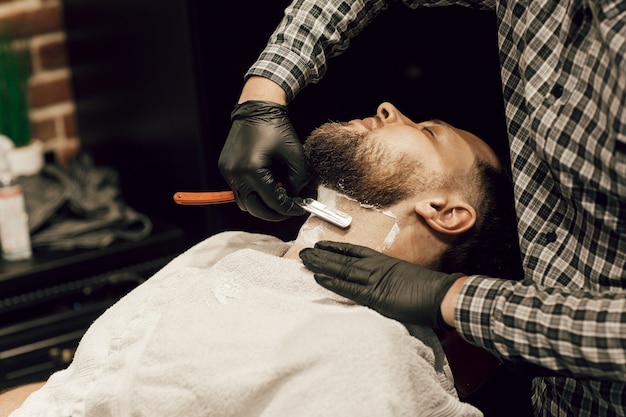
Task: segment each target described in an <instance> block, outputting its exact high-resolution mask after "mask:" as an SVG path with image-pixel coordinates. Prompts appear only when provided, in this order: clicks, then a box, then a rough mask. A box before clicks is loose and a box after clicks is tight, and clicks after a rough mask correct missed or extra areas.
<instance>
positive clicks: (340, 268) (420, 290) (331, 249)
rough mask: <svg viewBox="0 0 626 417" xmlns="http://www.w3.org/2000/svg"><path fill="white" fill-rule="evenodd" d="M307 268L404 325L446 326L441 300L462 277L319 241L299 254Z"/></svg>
mask: <svg viewBox="0 0 626 417" xmlns="http://www.w3.org/2000/svg"><path fill="white" fill-rule="evenodd" d="M300 258H302V261H303V262H304V265H305V266H306V267H307V268H309V269H310V270H312V271H313V272H314V275H315V280H316V281H317V282H318V283H319V284H320V285H322V286H323V287H326V288H328V289H329V290H331V291H333V292H336V293H337V294H339V295H342V296H344V297H346V298H350V299H351V300H354V301H356V302H357V303H359V304H362V305H366V306H368V307H371V308H373V309H374V310H376V311H378V312H379V313H381V314H383V315H385V316H387V317H390V318H392V319H396V320H398V321H401V322H403V323H413V324H419V325H423V326H428V327H432V328H446V327H448V326H447V325H446V324H445V322H444V321H443V318H442V317H441V302H442V300H443V297H444V296H445V295H446V293H447V292H448V289H449V288H450V287H451V286H452V284H453V283H454V282H455V281H456V280H457V279H458V278H460V277H462V276H463V275H464V274H452V275H449V274H444V273H442V272H436V271H432V270H429V269H425V268H422V267H420V266H418V265H415V264H411V263H408V262H405V261H401V260H398V259H395V258H392V257H390V256H387V255H384V254H382V253H380V252H377V251H375V250H372V249H369V248H366V247H363V246H357V245H351V244H349V243H338V242H328V241H321V242H318V243H316V244H315V248H307V249H303V250H302V251H300Z"/></svg>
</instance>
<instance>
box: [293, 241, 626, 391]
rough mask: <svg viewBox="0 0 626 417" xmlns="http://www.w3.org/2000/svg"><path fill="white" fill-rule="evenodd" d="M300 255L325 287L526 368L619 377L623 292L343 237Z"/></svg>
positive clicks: (624, 339)
mask: <svg viewBox="0 0 626 417" xmlns="http://www.w3.org/2000/svg"><path fill="white" fill-rule="evenodd" d="M300 257H301V258H302V261H303V262H304V264H305V266H306V267H307V268H309V269H311V270H312V271H313V272H314V275H315V280H316V281H317V282H318V283H319V284H320V285H322V286H324V287H326V288H328V289H329V290H331V291H334V292H336V293H338V294H340V295H343V296H344V297H347V298H350V299H352V300H354V301H356V302H357V303H359V304H363V305H367V306H369V307H371V308H372V309H374V310H376V311H378V312H379V313H381V314H383V315H385V316H388V317H390V318H393V319H396V320H399V321H401V322H404V323H414V324H419V325H425V326H430V327H433V328H437V327H444V326H446V325H447V326H454V327H455V328H456V330H457V331H458V332H459V334H460V335H461V336H462V337H463V338H464V339H466V340H467V341H469V342H470V343H472V344H474V345H477V346H479V347H482V348H484V349H486V350H488V351H490V352H492V353H493V354H494V355H496V356H497V357H498V358H501V359H503V360H505V361H507V362H509V363H514V364H516V366H517V368H518V370H520V371H524V372H526V373H527V374H531V375H555V374H558V375H563V376H571V377H575V378H595V379H606V380H616V381H624V380H626V320H625V318H624V311H626V292H624V291H622V292H592V291H586V290H579V291H568V290H566V289H564V288H542V287H540V286H538V285H536V284H534V283H531V282H529V281H522V282H517V281H510V280H504V279H496V278H489V277H481V276H472V277H465V276H463V275H462V274H455V275H448V274H445V273H440V272H435V271H431V270H428V269H425V268H422V267H419V266H417V265H413V264H410V263H406V262H403V261H400V260H398V259H394V258H391V257H389V256H387V255H384V254H382V253H379V252H376V251H373V250H371V249H368V248H363V247H361V246H355V245H351V244H346V243H335V242H326V241H324V242H318V243H317V244H316V245H315V248H309V249H304V250H303V251H301V252H300ZM444 323H445V324H444Z"/></svg>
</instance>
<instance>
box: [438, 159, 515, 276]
mask: <svg viewBox="0 0 626 417" xmlns="http://www.w3.org/2000/svg"><path fill="white" fill-rule="evenodd" d="M474 171H475V172H476V178H475V180H476V181H477V183H478V188H479V189H480V190H481V191H480V193H479V195H478V196H477V197H478V199H479V200H480V201H479V203H478V206H479V207H478V208H477V209H478V210H479V211H480V213H481V214H480V217H481V220H480V222H477V224H476V226H475V227H474V228H473V229H472V230H470V231H468V232H467V233H464V234H463V235H462V236H459V237H458V238H457V239H456V240H455V241H454V242H453V243H452V245H451V247H450V249H448V250H447V251H446V252H445V253H443V254H442V255H441V257H440V259H439V267H438V269H440V270H441V271H443V272H448V273H453V272H463V273H465V274H468V275H475V274H480V275H488V276H492V277H497V278H507V279H514V280H520V279H522V278H523V270H522V264H521V255H520V249H519V244H518V239H517V220H516V215H515V206H514V199H513V185H512V181H511V179H510V177H509V175H508V174H507V173H506V172H505V171H503V170H497V169H496V168H495V167H493V166H492V165H491V164H488V163H487V162H484V161H481V160H477V161H476V164H475V170H474Z"/></svg>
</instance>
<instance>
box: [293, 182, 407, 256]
mask: <svg viewBox="0 0 626 417" xmlns="http://www.w3.org/2000/svg"><path fill="white" fill-rule="evenodd" d="M318 200H319V201H320V202H322V203H323V204H326V205H327V206H330V207H332V208H336V209H338V210H341V211H343V212H345V213H347V214H349V215H350V216H352V224H351V225H350V226H349V227H347V228H346V229H341V228H339V227H337V226H335V225H333V224H330V223H328V222H326V221H325V220H322V219H321V218H319V217H317V216H315V215H311V216H310V217H309V218H308V219H307V221H306V222H305V223H304V224H303V225H302V227H301V228H300V232H299V234H298V237H297V238H296V240H295V241H294V244H293V246H292V247H291V248H290V249H289V250H288V251H287V253H286V254H285V255H284V257H286V258H293V259H299V258H298V253H299V252H300V250H302V249H304V248H306V247H312V246H313V245H314V244H315V242H317V241H320V240H333V241H336V242H348V243H353V244H356V245H362V246H367V247H370V248H372V249H376V250H379V251H383V250H385V249H386V248H388V247H390V246H391V244H393V239H394V237H395V232H396V230H397V227H398V226H397V223H396V218H395V216H394V215H393V214H392V213H391V212H388V211H383V210H377V209H374V208H371V207H366V206H363V205H362V204H360V203H359V202H358V201H355V200H353V199H350V198H347V197H346V196H343V195H340V194H338V193H336V192H334V191H330V190H327V189H324V188H322V189H320V190H319V192H318Z"/></svg>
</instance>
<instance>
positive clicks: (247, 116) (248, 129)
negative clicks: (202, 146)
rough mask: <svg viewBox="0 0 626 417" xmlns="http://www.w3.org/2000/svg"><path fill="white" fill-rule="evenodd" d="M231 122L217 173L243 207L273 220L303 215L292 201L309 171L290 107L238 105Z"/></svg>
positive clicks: (300, 209)
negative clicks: (289, 113)
mask: <svg viewBox="0 0 626 417" xmlns="http://www.w3.org/2000/svg"><path fill="white" fill-rule="evenodd" d="M231 120H232V126H231V129H230V132H229V134H228V137H227V138H226V143H225V144H224V147H223V148H222V153H221V154H220V158H219V169H220V172H221V173H222V175H223V176H224V179H225V180H226V181H227V182H228V185H229V186H230V187H231V188H232V190H233V191H234V193H235V199H236V201H237V205H238V206H239V208H240V209H241V210H243V211H247V212H249V213H250V214H252V215H253V216H256V217H258V218H261V219H264V220H269V221H280V220H284V219H287V218H288V217H290V216H300V215H303V214H305V211H304V210H303V209H302V208H301V207H300V206H298V205H297V204H296V203H294V202H293V200H292V199H291V198H290V197H289V195H291V196H296V195H297V194H298V193H299V192H300V190H302V188H303V187H304V186H305V185H306V183H307V171H306V165H305V159H304V151H303V149H302V144H301V143H300V141H299V140H298V136H297V135H296V131H295V130H294V128H293V126H292V125H291V122H290V121H289V117H288V116H287V107H286V106H281V105H279V104H276V103H273V102H269V101H246V102H245V103H242V104H238V105H237V106H236V107H235V110H233V112H232V114H231ZM277 182H280V183H281V184H282V186H281V187H279V186H278V184H277Z"/></svg>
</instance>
